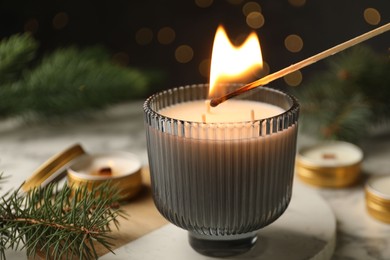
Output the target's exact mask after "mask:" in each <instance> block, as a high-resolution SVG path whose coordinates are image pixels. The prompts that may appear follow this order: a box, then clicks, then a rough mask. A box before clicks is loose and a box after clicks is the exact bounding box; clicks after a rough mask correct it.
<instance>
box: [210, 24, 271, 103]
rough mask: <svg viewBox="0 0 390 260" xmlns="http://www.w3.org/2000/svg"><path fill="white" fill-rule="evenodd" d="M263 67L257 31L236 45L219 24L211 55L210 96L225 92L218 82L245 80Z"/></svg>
mask: <svg viewBox="0 0 390 260" xmlns="http://www.w3.org/2000/svg"><path fill="white" fill-rule="evenodd" d="M262 67H263V59H262V55H261V49H260V42H259V39H258V37H257V34H256V33H255V32H252V33H251V34H249V35H248V37H247V38H246V40H245V41H244V43H243V44H242V45H240V46H235V45H233V44H232V43H231V41H230V40H229V38H228V36H227V34H226V32H225V29H224V28H223V27H222V26H219V27H218V29H217V32H216V34H215V38H214V44H213V51H212V55H211V67H210V87H209V98H212V97H216V96H217V95H222V94H224V93H221V91H223V90H221V89H220V88H218V91H217V90H216V88H215V86H216V85H217V84H219V83H228V82H233V81H235V82H243V81H245V80H247V79H248V78H249V77H250V76H251V75H252V73H253V72H254V71H255V70H257V69H261V68H262ZM217 92H218V93H217Z"/></svg>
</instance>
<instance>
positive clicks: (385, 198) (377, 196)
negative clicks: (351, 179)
mask: <svg viewBox="0 0 390 260" xmlns="http://www.w3.org/2000/svg"><path fill="white" fill-rule="evenodd" d="M365 194H366V208H367V211H368V213H369V214H370V215H371V216H372V217H374V218H375V219H378V220H380V221H382V222H385V223H389V224H390V176H383V177H376V178H371V179H370V180H369V181H368V182H367V183H366V187H365Z"/></svg>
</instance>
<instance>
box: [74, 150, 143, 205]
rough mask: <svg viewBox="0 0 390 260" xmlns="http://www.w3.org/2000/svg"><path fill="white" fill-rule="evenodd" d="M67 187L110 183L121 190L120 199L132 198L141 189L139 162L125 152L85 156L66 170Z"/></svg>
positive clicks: (135, 157)
mask: <svg viewBox="0 0 390 260" xmlns="http://www.w3.org/2000/svg"><path fill="white" fill-rule="evenodd" d="M67 177H68V185H70V186H72V187H74V188H77V187H79V186H81V185H88V187H92V186H94V185H100V184H101V183H103V182H106V181H111V183H112V185H115V186H116V187H118V189H120V190H121V193H120V195H121V198H122V199H129V198H132V197H134V196H135V195H136V194H137V193H138V192H139V191H140V189H141V187H142V178H141V162H140V160H139V159H138V157H137V156H135V155H133V154H131V153H125V152H107V153H100V154H87V155H83V156H82V157H80V158H79V159H78V160H77V161H75V162H74V163H73V164H72V165H71V166H70V167H69V168H68V175H67Z"/></svg>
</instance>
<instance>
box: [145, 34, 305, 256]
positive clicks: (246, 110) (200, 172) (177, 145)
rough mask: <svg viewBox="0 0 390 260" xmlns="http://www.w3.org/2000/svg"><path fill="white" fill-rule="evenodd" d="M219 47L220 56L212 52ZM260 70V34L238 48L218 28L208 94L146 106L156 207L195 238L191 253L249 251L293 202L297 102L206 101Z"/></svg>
mask: <svg viewBox="0 0 390 260" xmlns="http://www.w3.org/2000/svg"><path fill="white" fill-rule="evenodd" d="M216 45H218V46H221V49H219V50H218V48H217V51H214V50H215V49H216V48H215V47H216ZM257 54H259V56H260V57H258V55H257ZM215 57H217V58H218V59H222V60H218V59H217V60H215V59H214V58H215ZM227 57H233V60H230V61H229V60H226V59H225V58H227ZM245 62H249V63H247V64H245V65H244V63H245ZM261 63H262V60H261V53H260V46H259V42H258V40H257V37H256V35H255V33H252V34H251V35H250V36H249V37H248V39H247V40H246V41H245V42H244V44H243V45H242V46H240V47H239V48H236V47H235V46H232V45H231V43H230V42H229V40H228V39H227V36H226V34H225V32H224V31H223V29H222V28H221V27H220V28H218V31H217V33H216V37H215V41H214V47H213V54H212V64H211V75H210V88H209V86H208V85H191V86H186V87H180V88H174V89H170V90H167V91H163V92H160V93H157V94H155V95H153V96H151V97H150V98H148V99H147V100H146V102H145V104H144V111H145V122H146V133H147V141H148V156H149V165H150V173H151V183H152V190H153V198H154V200H155V204H156V206H157V208H158V209H159V210H160V212H161V213H162V215H163V216H164V217H166V218H167V219H168V220H169V221H171V222H172V223H174V224H176V225H178V226H180V227H182V228H185V229H188V230H189V231H190V236H189V241H190V244H191V246H192V247H193V248H194V249H195V250H197V251H198V252H200V253H202V254H208V255H211V256H230V255H234V254H238V253H242V252H245V251H246V250H249V249H250V248H251V247H252V246H253V244H254V243H255V241H256V232H255V231H256V230H258V229H260V228H262V227H264V226H266V225H268V224H269V223H271V222H273V221H274V220H275V219H277V218H278V217H279V216H280V215H281V214H282V213H283V212H284V210H285V209H286V208H287V205H288V204H289V201H290V198H291V193H292V180H293V175H294V160H295V150H296V137H297V120H298V113H299V105H298V103H297V101H296V100H295V99H294V97H292V96H290V95H288V94H286V93H283V92H281V91H278V90H274V89H270V88H262V89H261V90H259V91H257V92H252V93H248V95H245V97H241V98H240V99H238V100H229V102H226V103H224V104H221V105H220V106H218V107H217V108H209V102H208V101H207V98H210V97H212V96H215V95H216V94H215V93H216V91H219V94H220V93H223V92H225V91H229V90H231V89H235V88H237V85H233V84H226V82H231V80H233V79H232V77H230V76H237V75H238V76H239V77H240V76H242V74H241V73H242V72H243V71H246V72H248V69H251V68H252V69H253V68H254V67H256V66H258V65H259V64H260V65H261ZM233 64H234V65H233ZM234 67H235V68H237V69H238V70H237V71H234V69H233V68H234ZM249 71H250V70H249ZM213 72H217V74H213ZM226 73H228V74H229V75H228V77H227V78H224V76H226ZM236 74H237V75H236ZM241 80H243V79H242V78H241ZM216 86H217V88H214V87H216ZM210 93H211V94H210ZM219 94H218V95H219ZM214 246H215V247H214Z"/></svg>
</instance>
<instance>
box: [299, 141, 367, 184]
mask: <svg viewBox="0 0 390 260" xmlns="http://www.w3.org/2000/svg"><path fill="white" fill-rule="evenodd" d="M362 160H363V152H362V150H361V149H360V148H359V147H357V146H356V145H354V144H351V143H347V142H342V141H329V142H322V143H319V144H317V145H314V146H310V147H304V148H302V149H300V150H299V153H298V156H297V162H296V170H297V174H298V176H299V177H300V179H301V180H303V181H304V182H307V183H309V184H312V185H315V186H320V187H333V188H337V187H345V186H349V185H352V184H354V183H356V182H357V181H358V179H359V177H360V167H361V162H362Z"/></svg>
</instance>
